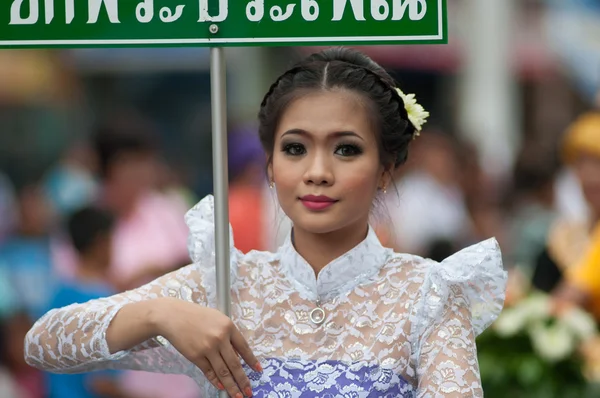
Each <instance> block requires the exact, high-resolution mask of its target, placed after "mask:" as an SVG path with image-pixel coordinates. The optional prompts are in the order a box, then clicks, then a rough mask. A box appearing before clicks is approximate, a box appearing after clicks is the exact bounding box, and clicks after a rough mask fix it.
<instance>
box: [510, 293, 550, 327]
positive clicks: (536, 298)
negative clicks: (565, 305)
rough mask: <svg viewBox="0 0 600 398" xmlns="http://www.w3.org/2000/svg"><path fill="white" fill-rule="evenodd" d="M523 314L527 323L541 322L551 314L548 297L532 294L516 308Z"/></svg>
mask: <svg viewBox="0 0 600 398" xmlns="http://www.w3.org/2000/svg"><path fill="white" fill-rule="evenodd" d="M516 308H518V309H519V310H520V311H523V312H524V313H525V316H526V317H527V319H528V320H529V321H535V320H542V319H547V318H549V317H550V315H551V312H552V303H551V301H550V297H549V296H548V295H546V294H541V293H540V294H532V295H531V296H530V297H528V298H527V299H525V300H523V302H522V303H521V304H519V305H517V306H516Z"/></svg>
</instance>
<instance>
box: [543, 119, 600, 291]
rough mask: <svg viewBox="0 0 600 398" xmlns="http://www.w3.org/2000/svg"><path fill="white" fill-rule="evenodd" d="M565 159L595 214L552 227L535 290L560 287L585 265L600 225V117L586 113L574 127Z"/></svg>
mask: <svg viewBox="0 0 600 398" xmlns="http://www.w3.org/2000/svg"><path fill="white" fill-rule="evenodd" d="M562 155H563V159H564V161H565V163H566V164H567V165H568V166H569V167H571V168H572V169H573V170H574V172H575V175H576V176H577V179H578V181H579V184H580V186H581V189H582V192H583V195H584V197H585V199H586V201H587V204H588V205H589V208H590V210H591V214H590V216H589V217H588V218H587V219H579V218H572V217H564V216H561V217H559V218H557V219H556V220H555V221H554V223H553V224H552V226H551V228H550V231H549V233H548V237H547V240H546V245H545V249H544V250H543V251H542V252H541V254H540V255H539V256H538V258H537V260H536V264H535V271H534V274H533V278H532V283H533V286H534V287H536V288H538V289H540V290H543V291H546V292H550V291H553V290H554V289H555V288H557V287H558V286H559V284H560V283H561V281H562V280H563V276H564V274H565V272H566V270H568V269H571V268H573V267H576V266H578V265H579V264H580V263H581V261H582V260H583V259H582V257H583V255H584V254H585V252H586V250H588V247H589V245H590V241H591V236H592V234H593V231H594V228H595V226H596V224H597V222H598V215H600V197H599V196H598V193H596V189H597V187H596V185H597V184H598V179H599V178H600V168H595V165H596V160H597V159H600V113H598V112H590V113H586V114H584V115H582V116H580V117H579V118H578V119H577V120H575V122H573V123H572V125H571V126H570V127H569V128H568V129H567V132H566V135H565V138H564V141H563V144H562Z"/></svg>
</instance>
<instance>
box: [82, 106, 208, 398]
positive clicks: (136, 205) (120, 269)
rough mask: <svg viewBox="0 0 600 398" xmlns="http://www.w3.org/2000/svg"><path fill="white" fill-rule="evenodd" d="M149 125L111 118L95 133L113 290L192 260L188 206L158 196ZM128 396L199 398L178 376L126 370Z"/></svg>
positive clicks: (188, 381) (157, 172) (132, 119)
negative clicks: (108, 218) (109, 218)
mask: <svg viewBox="0 0 600 398" xmlns="http://www.w3.org/2000/svg"><path fill="white" fill-rule="evenodd" d="M152 131H153V130H152V127H151V126H149V125H148V124H146V123H145V121H142V120H138V119H136V118H135V117H133V116H131V117H128V118H126V119H121V118H117V119H113V120H112V121H111V122H110V123H109V124H108V125H105V126H102V127H100V128H99V129H98V130H97V131H96V132H95V134H94V137H93V145H94V148H95V151H96V156H97V159H98V165H99V172H100V181H101V188H100V203H101V204H102V206H103V207H104V208H106V209H108V210H109V211H110V212H111V213H113V214H114V215H115V217H116V224H115V230H114V234H113V237H112V249H111V250H112V263H111V266H110V268H109V275H110V278H111V281H112V283H113V284H114V285H115V287H116V288H117V290H119V291H122V290H127V289H132V288H135V287H138V286H141V285H142V284H144V283H146V282H149V281H150V280H152V279H154V278H156V277H158V276H161V275H164V274H166V273H168V272H170V271H173V270H175V269H178V268H180V267H181V266H182V265H184V264H188V263H189V262H190V258H189V254H188V250H187V236H188V232H189V231H188V228H187V226H186V224H185V221H184V215H185V213H186V211H187V207H185V206H184V205H183V202H182V201H178V200H173V199H172V197H171V196H169V195H167V194H165V193H163V192H161V191H160V190H159V189H158V188H159V185H160V178H159V177H160V168H159V157H158V145H157V143H156V142H155V140H154V135H153V134H152ZM122 380H123V388H124V389H125V391H127V392H128V393H129V394H132V395H137V396H142V397H146V396H148V397H152V398H154V397H156V398H198V396H199V389H198V387H197V385H196V383H194V381H193V380H191V379H190V378H188V377H186V376H181V375H166V374H160V375H157V374H151V373H146V372H133V371H127V372H124V374H123V377H122Z"/></svg>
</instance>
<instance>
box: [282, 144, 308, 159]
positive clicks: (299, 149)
mask: <svg viewBox="0 0 600 398" xmlns="http://www.w3.org/2000/svg"><path fill="white" fill-rule="evenodd" d="M283 152H285V153H286V154H288V155H290V156H300V155H304V154H305V153H306V148H304V145H302V144H288V145H286V146H284V147H283Z"/></svg>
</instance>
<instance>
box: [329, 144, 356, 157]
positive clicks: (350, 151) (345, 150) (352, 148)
mask: <svg viewBox="0 0 600 398" xmlns="http://www.w3.org/2000/svg"><path fill="white" fill-rule="evenodd" d="M361 153H362V149H361V148H360V147H358V146H356V145H350V144H342V145H338V146H337V147H336V148H335V154H336V155H340V156H356V155H360V154H361Z"/></svg>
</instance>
